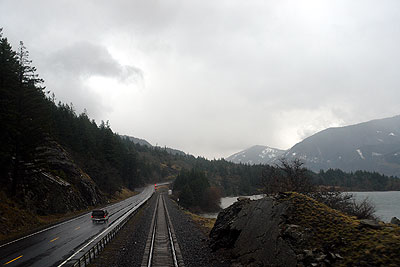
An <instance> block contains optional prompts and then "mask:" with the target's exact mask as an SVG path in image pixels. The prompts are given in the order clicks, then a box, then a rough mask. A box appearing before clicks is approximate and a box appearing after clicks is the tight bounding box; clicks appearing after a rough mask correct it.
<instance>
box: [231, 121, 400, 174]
mask: <svg viewBox="0 0 400 267" xmlns="http://www.w3.org/2000/svg"><path fill="white" fill-rule="evenodd" d="M262 148H267V147H263V146H254V147H251V148H249V149H246V150H244V151H241V152H239V153H236V154H234V155H232V156H230V157H228V158H227V159H226V160H229V161H232V162H245V163H250V164H258V163H263V164H271V163H275V162H276V161H275V160H276V159H277V158H281V157H285V158H287V159H289V160H290V159H294V158H299V159H301V160H302V161H303V162H304V163H305V166H306V167H308V168H310V169H311V170H314V171H317V172H318V171H320V170H327V169H329V168H332V169H341V170H343V171H356V170H367V171H376V172H379V173H383V174H386V175H394V176H398V177H400V116H395V117H391V118H385V119H378V120H372V121H368V122H364V123H359V124H355V125H350V126H345V127H335V128H328V129H325V130H323V131H320V132H318V133H316V134H314V135H312V136H310V137H308V138H306V139H304V140H303V141H301V142H299V143H298V144H296V145H294V146H293V147H292V148H290V149H289V150H287V151H282V150H277V151H278V152H281V153H267V152H266V153H265V154H266V155H268V156H264V157H261V155H264V154H263V153H261V151H262ZM274 154H275V155H276V157H273V156H272V155H274Z"/></svg>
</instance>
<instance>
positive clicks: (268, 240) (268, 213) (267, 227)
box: [210, 198, 297, 266]
mask: <svg viewBox="0 0 400 267" xmlns="http://www.w3.org/2000/svg"><path fill="white" fill-rule="evenodd" d="M286 212H287V204H286V203H277V202H275V201H274V200H273V199H270V198H264V199H262V200H259V201H250V200H240V201H238V202H236V203H235V204H233V205H232V206H231V207H229V208H227V209H226V210H224V211H222V212H221V213H220V214H219V216H218V218H217V221H216V223H215V226H214V228H213V229H212V231H211V233H210V237H211V240H212V244H211V248H212V249H214V250H217V249H219V248H227V249H231V252H232V255H233V256H234V258H237V259H238V261H239V262H240V263H241V264H243V265H245V266H295V265H296V263H297V259H296V254H295V253H294V251H293V249H291V247H290V243H289V242H287V241H285V239H283V238H282V229H281V225H282V223H283V221H284V216H285V214H286Z"/></svg>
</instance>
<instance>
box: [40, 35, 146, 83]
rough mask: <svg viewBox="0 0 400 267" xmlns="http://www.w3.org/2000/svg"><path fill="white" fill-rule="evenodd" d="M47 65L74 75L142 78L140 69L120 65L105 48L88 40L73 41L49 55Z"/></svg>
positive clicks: (124, 78)
mask: <svg viewBox="0 0 400 267" xmlns="http://www.w3.org/2000/svg"><path fill="white" fill-rule="evenodd" d="M47 64H48V66H49V67H51V68H53V69H56V70H57V71H58V72H61V73H64V72H66V73H70V74H71V75H73V76H75V77H90V76H96V75H98V76H103V77H113V78H118V79H120V80H121V81H125V80H127V79H129V78H131V77H135V79H137V78H140V79H142V78H143V72H142V70H141V69H139V68H137V67H135V66H128V65H121V64H120V63H119V62H118V61H117V60H115V59H114V58H113V57H112V55H111V54H110V53H109V52H108V51H107V49H106V48H105V47H103V46H100V45H95V44H92V43H89V42H79V43H74V44H72V45H71V46H67V47H64V48H62V49H61V50H58V51H56V52H54V53H52V54H50V55H49V59H48V63H47Z"/></svg>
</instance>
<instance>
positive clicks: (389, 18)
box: [0, 0, 400, 158]
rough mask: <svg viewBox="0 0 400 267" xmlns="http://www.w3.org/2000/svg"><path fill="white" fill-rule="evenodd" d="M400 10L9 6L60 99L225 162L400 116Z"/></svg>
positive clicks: (14, 35) (15, 28)
mask: <svg viewBox="0 0 400 267" xmlns="http://www.w3.org/2000/svg"><path fill="white" fill-rule="evenodd" d="M21 5H22V6H24V9H21V8H19V6H21ZM399 10H400V2H399V1H397V0H387V1H381V2H379V3H378V2H377V1H374V0H354V1H346V0H338V1H327V0H308V1H295V0H285V1H251V2H243V1H235V0H228V1H218V2H215V1H209V2H208V1H199V0H193V1H176V0H165V1H156V0H150V1H122V0H118V1H113V2H109V1H84V2H82V1H79V2H78V1H68V2H59V1H50V0H42V1H34V2H33V1H27V0H26V1H12V0H3V1H1V2H0V25H2V27H4V34H5V36H7V37H9V39H10V41H12V42H13V43H15V44H17V42H18V41H19V40H20V39H22V40H24V41H25V44H26V46H27V47H28V49H29V50H30V52H31V56H32V59H33V61H34V64H35V65H36V66H38V70H39V74H40V75H41V76H42V77H43V78H44V79H45V80H46V85H47V87H48V88H49V89H50V90H53V91H54V92H55V93H56V95H57V97H58V98H59V99H60V100H62V101H65V102H68V103H69V102H73V103H74V104H76V107H77V109H79V110H83V108H87V109H88V110H89V114H90V115H92V116H94V117H95V118H96V119H97V120H100V119H104V120H107V119H109V120H110V121H111V125H112V127H113V128H114V129H115V130H116V131H118V132H120V133H124V134H131V135H135V136H138V137H141V138H146V139H148V140H149V141H150V142H152V143H158V144H159V145H167V146H171V147H176V148H179V149H182V150H185V151H187V152H189V153H193V154H195V155H204V156H207V157H210V158H213V157H221V156H228V155H229V154H230V153H233V152H237V150H239V149H243V148H246V147H248V146H251V145H254V144H265V145H270V146H275V147H278V148H288V147H290V146H291V145H293V144H294V143H296V142H298V141H300V139H301V138H304V137H307V136H309V135H310V134H313V133H314V132H316V131H319V130H322V129H324V128H326V127H330V126H339V125H346V124H351V123H357V122H360V121H366V120H370V119H375V118H382V117H386V116H393V115H396V114H399V113H400V112H399V108H398V99H399V98H400V90H398V85H399V83H400V75H398V69H400V53H399V52H398V47H399V45H400V28H399V27H398V25H399V24H400V17H399V16H398V14H399ZM17 14H18V15H17ZM93 77H95V78H99V79H98V80H95V79H94V78H93ZM144 80H145V81H146V84H144Z"/></svg>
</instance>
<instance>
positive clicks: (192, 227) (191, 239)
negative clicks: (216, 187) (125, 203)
mask: <svg viewBox="0 0 400 267" xmlns="http://www.w3.org/2000/svg"><path fill="white" fill-rule="evenodd" d="M157 197H158V196H157V193H156V194H154V195H153V197H152V198H151V199H150V200H149V201H148V202H147V203H146V204H145V205H144V206H143V207H142V208H140V209H139V210H138V211H137V213H136V215H134V216H133V217H132V219H131V220H130V221H129V222H128V223H127V224H126V225H125V227H124V228H123V229H122V230H121V231H120V232H119V233H118V235H117V236H116V238H114V240H113V241H112V242H111V243H110V244H109V245H107V247H106V248H105V250H104V251H102V253H101V254H100V255H99V256H98V258H96V260H95V261H94V262H93V263H92V264H91V266H96V267H110V266H121V267H124V266H142V263H143V258H144V257H146V252H145V251H146V241H147V240H148V236H149V232H150V231H151V228H152V227H151V226H152V220H153V217H154V211H155V208H156V204H157ZM164 200H165V204H166V207H167V209H168V213H169V217H170V220H171V222H172V225H173V228H174V233H175V235H176V239H177V243H178V245H179V248H180V251H181V254H182V259H183V263H184V266H185V267H190V266H193V267H202V266H204V267H210V266H215V267H227V266H230V262H229V260H227V259H225V258H224V257H222V255H221V254H220V253H219V252H213V251H212V250H211V248H210V247H209V237H208V234H207V232H206V231H204V229H203V228H201V227H200V226H199V224H198V223H196V222H195V221H194V220H193V219H192V217H191V216H190V215H189V214H187V213H186V212H184V210H182V209H181V208H180V207H179V206H178V205H177V204H176V203H175V202H173V201H172V200H170V199H169V198H168V197H164Z"/></svg>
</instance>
